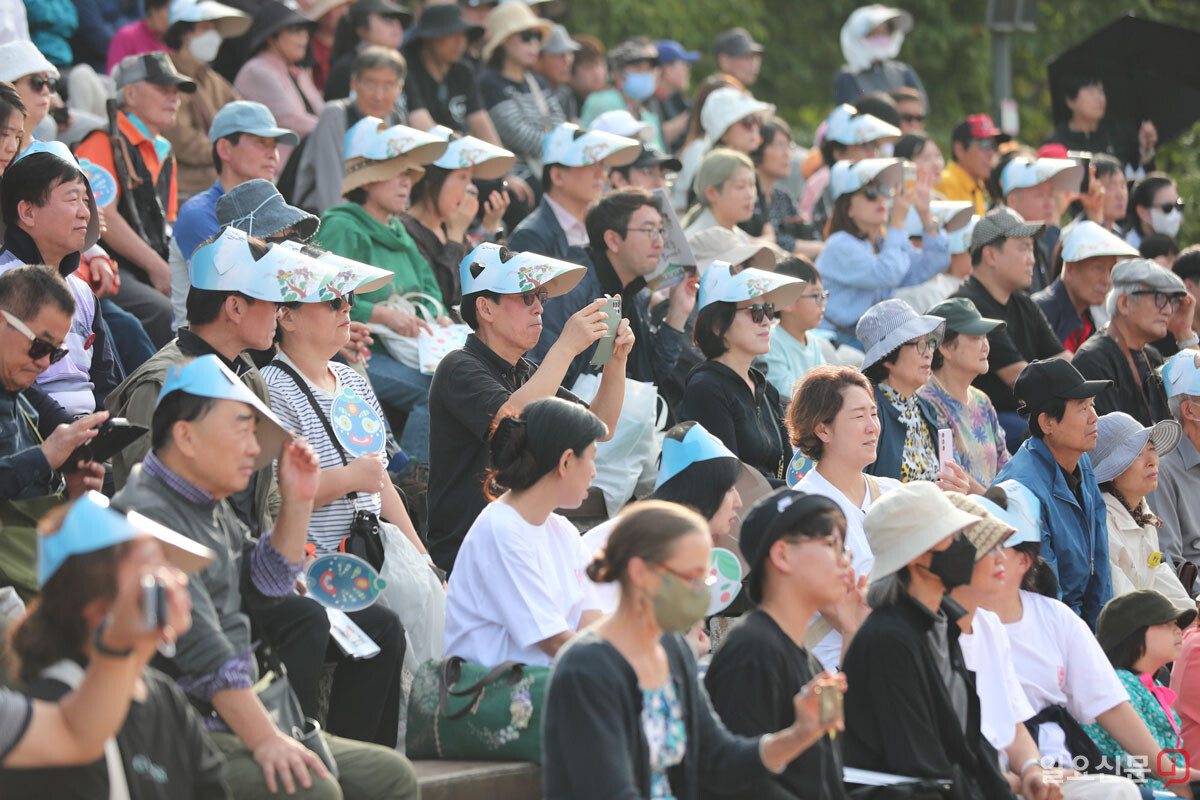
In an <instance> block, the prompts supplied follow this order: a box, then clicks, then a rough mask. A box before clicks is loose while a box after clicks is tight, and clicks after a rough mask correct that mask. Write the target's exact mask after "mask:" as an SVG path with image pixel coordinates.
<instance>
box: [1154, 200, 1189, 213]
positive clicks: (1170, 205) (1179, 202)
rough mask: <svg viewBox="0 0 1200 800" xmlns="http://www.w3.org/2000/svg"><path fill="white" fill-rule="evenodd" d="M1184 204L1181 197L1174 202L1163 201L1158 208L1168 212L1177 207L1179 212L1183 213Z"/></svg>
mask: <svg viewBox="0 0 1200 800" xmlns="http://www.w3.org/2000/svg"><path fill="white" fill-rule="evenodd" d="M1184 205H1185V204H1184V202H1183V198H1182V197H1181V198H1179V199H1178V200H1176V201H1175V202H1174V203H1163V204H1162V205H1161V206H1159V208H1160V209H1162V213H1164V214H1170V213H1171V212H1172V211H1174V210H1175V209H1179V212H1180V213H1183V207H1184Z"/></svg>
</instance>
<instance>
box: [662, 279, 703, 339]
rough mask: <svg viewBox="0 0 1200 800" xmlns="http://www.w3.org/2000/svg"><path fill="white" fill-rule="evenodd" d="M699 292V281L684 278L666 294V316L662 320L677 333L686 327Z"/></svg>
mask: <svg viewBox="0 0 1200 800" xmlns="http://www.w3.org/2000/svg"><path fill="white" fill-rule="evenodd" d="M699 291H700V279H699V278H693V277H691V276H688V277H685V278H684V279H683V280H681V281H680V282H679V283H677V284H675V285H674V286H672V287H671V290H670V291H669V292H668V293H667V316H666V319H665V320H663V321H664V322H665V323H666V324H667V325H669V326H671V327H672V328H674V329H675V330H677V331H682V330H683V329H684V328H685V327H687V321H688V317H690V316H691V315H692V309H694V308H695V307H696V295H697V293H698V292H699Z"/></svg>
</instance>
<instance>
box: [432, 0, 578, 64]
mask: <svg viewBox="0 0 1200 800" xmlns="http://www.w3.org/2000/svg"><path fill="white" fill-rule="evenodd" d="M436 7H437V6H433V8H436ZM582 47H583V46H582V45H581V44H579V42H577V41H575V40H574V39H572V38H571V34H570V33H568V32H567V29H566V28H565V27H564V26H562V25H559V24H557V23H555V24H554V25H553V26H552V27H551V28H550V35H549V36H547V37H546V43H545V44H544V45H542V52H543V53H545V54H546V55H550V56H562V55H566V54H567V53H574V52H576V51H578V50H580V49H582Z"/></svg>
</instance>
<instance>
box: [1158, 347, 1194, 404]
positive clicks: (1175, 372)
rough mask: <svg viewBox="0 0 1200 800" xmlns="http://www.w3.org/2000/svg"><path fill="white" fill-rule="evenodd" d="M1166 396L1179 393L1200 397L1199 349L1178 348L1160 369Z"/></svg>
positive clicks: (1173, 395) (1174, 395)
mask: <svg viewBox="0 0 1200 800" xmlns="http://www.w3.org/2000/svg"><path fill="white" fill-rule="evenodd" d="M1160 373H1161V375H1162V379H1163V383H1164V384H1165V386H1166V390H1167V397H1176V396H1178V395H1181V394H1186V395H1190V396H1192V397H1200V350H1193V349H1190V348H1189V349H1187V350H1180V351H1179V352H1178V353H1176V354H1175V355H1173V356H1171V357H1170V358H1168V359H1167V362H1166V363H1165V364H1163V365H1162V369H1161V370H1160Z"/></svg>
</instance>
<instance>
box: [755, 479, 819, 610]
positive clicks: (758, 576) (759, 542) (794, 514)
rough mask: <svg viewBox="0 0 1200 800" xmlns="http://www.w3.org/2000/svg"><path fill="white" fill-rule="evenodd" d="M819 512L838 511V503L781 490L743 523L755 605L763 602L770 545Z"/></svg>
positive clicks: (757, 507)
mask: <svg viewBox="0 0 1200 800" xmlns="http://www.w3.org/2000/svg"><path fill="white" fill-rule="evenodd" d="M819 511H836V512H838V513H839V514H841V513H842V512H841V509H840V508H838V505H837V503H835V502H833V501H832V500H830V499H829V498H828V497H825V496H824V495H819V494H805V493H804V492H798V491H796V490H795V489H789V488H788V487H786V486H782V487H780V488H778V489H776V490H775V491H773V492H771V493H770V494H769V495H767V496H766V497H763V498H760V499H759V500H758V502H756V503H755V504H754V505H752V506H751V507H750V510H749V511H748V512H747V513H746V517H745V519H743V520H742V528H741V534H740V544H741V548H742V558H744V559H746V563H747V564H749V565H750V574H749V575H747V576H746V580H745V584H746V592H747V593H748V594H749V595H750V599H751V600H753V601H754V602H755V603H757V602H759V601H760V600H762V573H763V561H765V560H766V558H767V553H768V552H769V551H770V549H771V545H773V544H775V542H777V541H778V540H779V539H780V538H781V537H782V536H783V535H784V534H786V533H788V532H790V531H792V530H794V529H795V527H796V524H797V523H799V522H800V520H802V519H804V518H805V517H807V516H809V515H810V514H815V513H817V512H819Z"/></svg>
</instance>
